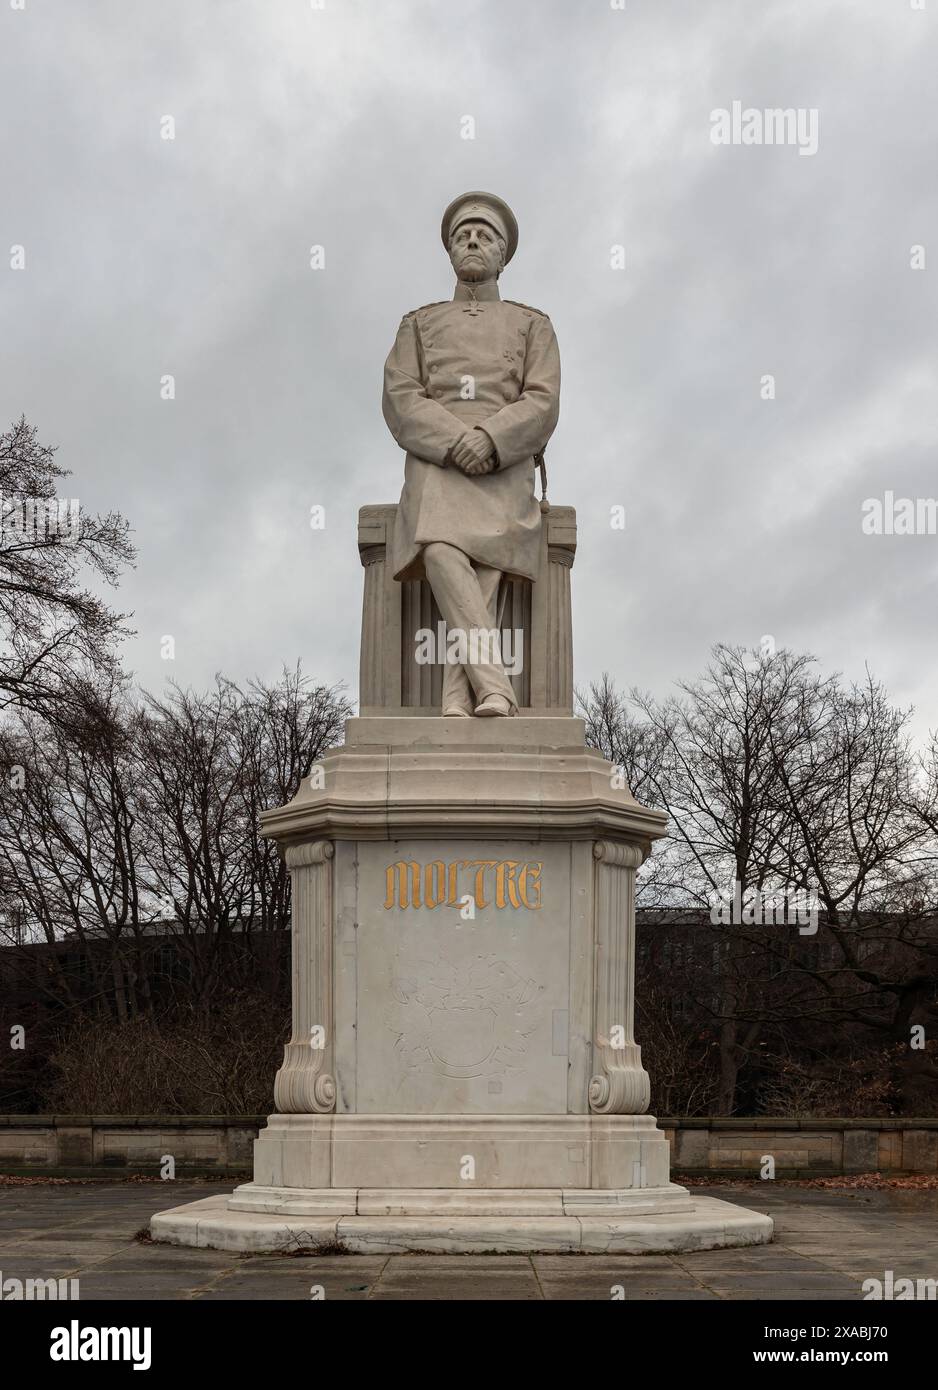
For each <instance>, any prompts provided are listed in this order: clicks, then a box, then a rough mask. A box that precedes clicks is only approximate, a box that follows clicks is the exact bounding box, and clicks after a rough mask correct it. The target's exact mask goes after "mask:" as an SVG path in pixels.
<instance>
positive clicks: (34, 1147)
mask: <svg viewBox="0 0 938 1390" xmlns="http://www.w3.org/2000/svg"><path fill="white" fill-rule="evenodd" d="M265 1123H266V1117H265V1116H263V1115H233V1116H221V1115H170V1116H166V1115H157V1116H154V1115H138V1116H134V1115H107V1116H90V1115H0V1173H28V1174H39V1173H44V1172H45V1173H49V1174H50V1175H55V1176H63V1177H64V1176H72V1177H82V1176H85V1175H88V1176H100V1177H107V1176H108V1175H113V1176H119V1175H121V1174H122V1173H149V1174H158V1173H159V1171H160V1165H161V1163H162V1162H163V1159H164V1156H166V1155H171V1156H172V1158H173V1159H174V1160H175V1164H176V1176H177V1177H178V1176H183V1175H186V1176H190V1177H191V1176H196V1175H206V1174H212V1173H215V1174H218V1175H219V1176H231V1177H235V1176H240V1175H242V1174H249V1173H250V1171H251V1160H252V1144H253V1141H254V1139H255V1137H256V1135H257V1132H258V1130H259V1129H260V1128H261V1127H262V1126H263V1125H264V1124H265ZM658 1124H659V1126H660V1127H661V1129H663V1130H664V1131H665V1133H666V1135H667V1137H668V1141H669V1143H670V1145H671V1155H672V1158H671V1165H672V1176H673V1177H678V1178H679V1177H680V1175H681V1174H686V1175H687V1176H703V1175H704V1174H707V1173H711V1174H713V1175H715V1176H716V1175H722V1176H737V1177H740V1178H747V1179H749V1178H758V1176H759V1171H760V1168H761V1166H762V1162H763V1158H764V1156H766V1155H769V1154H770V1155H771V1156H772V1157H773V1158H774V1159H775V1175H776V1177H802V1178H806V1177H823V1176H825V1175H830V1174H837V1173H870V1172H880V1173H935V1172H938V1119H929V1120H915V1119H912V1120H779V1119H752V1120H746V1119H731V1120H727V1119H713V1118H701V1119H683V1120H681V1119H659V1121H658Z"/></svg>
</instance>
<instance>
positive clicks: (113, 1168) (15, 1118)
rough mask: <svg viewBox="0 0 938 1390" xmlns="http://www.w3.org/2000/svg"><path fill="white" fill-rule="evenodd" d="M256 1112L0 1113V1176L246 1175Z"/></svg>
mask: <svg viewBox="0 0 938 1390" xmlns="http://www.w3.org/2000/svg"><path fill="white" fill-rule="evenodd" d="M265 1123H266V1116H263V1115H232V1116H225V1115H105V1116H100V1115H0V1173H33V1174H34V1173H42V1172H48V1173H50V1174H53V1173H54V1174H55V1175H57V1176H63V1177H82V1176H84V1175H86V1174H87V1175H95V1176H102V1177H105V1176H107V1175H109V1174H113V1175H114V1176H120V1175H121V1174H123V1173H128V1172H129V1173H152V1174H154V1175H155V1174H158V1173H159V1172H160V1167H161V1164H162V1163H163V1160H164V1157H165V1156H166V1155H170V1156H171V1157H172V1158H173V1159H174V1160H175V1164H176V1176H177V1177H179V1176H181V1175H183V1174H185V1175H188V1176H190V1177H192V1176H197V1175H202V1174H210V1173H218V1174H221V1175H228V1174H230V1175H232V1176H234V1175H238V1174H242V1173H250V1171H251V1163H252V1158H253V1144H254V1140H255V1138H256V1137H257V1131H258V1130H259V1129H260V1127H261V1126H262V1125H263V1124H265Z"/></svg>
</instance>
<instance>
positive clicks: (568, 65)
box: [0, 0, 938, 731]
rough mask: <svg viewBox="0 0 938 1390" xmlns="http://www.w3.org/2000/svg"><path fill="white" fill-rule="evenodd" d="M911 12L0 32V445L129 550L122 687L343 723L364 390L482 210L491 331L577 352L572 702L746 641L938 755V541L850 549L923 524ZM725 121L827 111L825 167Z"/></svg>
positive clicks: (922, 338) (835, 8)
mask: <svg viewBox="0 0 938 1390" xmlns="http://www.w3.org/2000/svg"><path fill="white" fill-rule="evenodd" d="M13 3H14V4H16V3H18V0H13ZM913 3H914V0H913ZM913 3H910V0H798V3H785V2H784V0H765V2H764V3H763V2H762V0H759V2H757V0H684V2H683V3H678V2H677V0H626V4H625V8H624V10H618V9H613V8H612V6H611V4H610V2H609V0H475V2H473V0H464V3H460V4H456V3H453V0H421V2H420V3H405V2H404V0H324V7H323V8H322V9H318V8H315V7H314V6H313V5H311V4H310V0H134V3H129V0H25V7H24V8H23V9H22V10H14V9H13V8H11V3H10V0H0V131H2V135H0V141H2V149H3V179H2V185H0V186H2V190H3V192H2V199H0V248H2V251H3V260H2V261H0V271H2V273H3V275H4V279H3V298H2V351H3V365H2V373H0V404H2V412H0V428H5V427H6V426H7V425H8V424H9V422H10V421H11V420H12V419H13V418H14V417H18V416H19V414H20V413H21V412H25V414H26V416H27V418H28V419H29V420H30V422H32V423H33V424H35V425H37V426H38V427H39V430H40V434H41V437H42V439H43V441H44V442H46V443H56V444H58V445H59V446H60V448H59V455H58V458H59V462H60V463H62V464H63V465H65V466H66V467H69V468H71V469H72V470H73V477H72V479H70V480H69V481H68V483H67V485H66V487H65V488H64V489H63V491H66V492H67V493H68V495H70V496H71V495H75V496H78V497H80V498H81V500H82V502H83V504H84V505H85V506H86V507H88V508H89V509H91V510H108V509H111V508H116V509H118V510H120V511H121V512H123V513H124V515H125V516H127V517H128V518H129V519H130V521H131V524H132V526H133V528H134V531H135V540H136V543H137V545H138V546H139V564H138V567H137V569H136V571H135V572H133V573H132V574H129V575H128V576H127V578H126V579H125V581H124V583H123V585H122V588H121V591H120V595H119V605H120V606H122V607H125V608H128V609H132V610H133V612H134V626H135V627H136V629H137V633H138V635H137V637H136V638H135V639H134V640H133V641H132V642H131V643H129V644H128V646H127V651H126V656H127V661H128V664H129V665H130V666H131V667H132V668H133V669H134V670H135V671H136V672H137V674H138V678H139V680H140V681H141V682H142V683H143V684H146V685H148V686H150V687H151V688H159V686H160V685H161V684H162V682H163V681H164V680H166V679H167V678H169V677H174V678H176V679H177V680H179V681H181V682H182V683H183V684H192V685H196V686H202V685H205V684H206V683H208V682H209V681H211V679H212V677H213V674H214V672H215V671H223V672H225V673H226V674H228V675H231V676H233V677H235V678H246V677H248V676H251V675H254V674H259V675H262V676H265V677H275V676H276V674H277V673H278V671H279V669H280V667H281V666H282V665H283V664H284V663H286V664H288V665H292V664H293V663H294V662H295V661H296V660H297V659H301V660H302V662H303V664H304V667H305V668H306V670H307V671H308V672H309V673H310V674H312V675H314V676H315V677H316V678H317V679H323V680H328V681H333V680H339V679H345V680H346V681H347V682H348V684H349V687H350V689H351V690H352V692H353V693H357V666H358V640H359V618H360V605H361V588H362V571H361V567H360V564H359V560H358V554H357V549H356V532H355V528H356V514H357V510H358V508H359V506H361V505H362V504H365V503H373V502H391V501H395V500H396V499H397V497H398V495H399V491H400V485H401V481H402V470H403V455H402V454H401V452H400V450H399V449H398V448H397V445H396V444H395V443H394V442H393V440H392V439H391V437H390V435H389V434H388V432H387V429H386V427H385V425H384V422H383V419H382V416H381V408H380V389H381V373H382V367H383V363H384V358H385V356H386V354H387V351H388V348H389V347H390V345H391V342H392V340H393V337H394V334H395V332H396V329H397V325H398V323H399V321H400V317H401V315H402V314H403V313H404V312H405V311H406V310H408V309H411V308H414V307H416V306H418V305H421V304H425V303H427V302H429V301H433V300H438V299H444V298H448V297H449V296H450V295H451V293H452V274H451V271H450V267H449V263H448V261H447V259H446V256H445V254H444V251H443V248H442V246H441V244H440V240H439V222H440V216H441V213H442V210H443V208H444V207H445V206H446V204H447V203H448V202H449V201H450V200H451V199H452V198H453V197H454V196H455V195H456V194H458V193H460V192H462V191H464V190H467V189H474V188H481V189H489V190H491V191H493V192H496V193H498V194H500V195H501V196H502V197H504V198H505V199H506V200H507V201H508V202H509V203H510V204H511V206H512V207H513V208H514V210H515V212H516V214H517V217H518V221H519V224H520V244H519V249H518V253H517V255H516V257H515V259H514V261H513V262H512V264H511V265H510V266H509V267H508V269H507V271H506V272H505V274H504V276H503V278H502V282H501V289H502V294H503V295H504V297H506V298H510V299H517V300H521V301H523V302H525V303H529V304H533V305H535V306H537V307H538V308H540V309H542V310H544V311H545V312H547V313H549V314H550V316H551V319H552V321H553V323H554V326H555V328H556V331H557V335H558V339H559V342H560V349H561V357H562V364H563V374H564V379H563V390H562V399H561V419H560V425H559V427H558V429H557V432H556V434H555V436H554V439H553V441H552V443H551V446H550V449H549V451H548V469H549V475H550V496H551V499H552V501H554V502H556V503H563V504H568V505H573V506H575V507H576V509H577V513H578V519H579V551H578V556H577V561H576V565H575V568H574V571H573V596H574V651H575V662H576V679H577V682H578V683H580V684H584V683H586V682H587V681H588V680H589V679H590V678H593V677H596V676H598V675H599V673H600V672H601V671H602V670H603V669H604V668H606V669H608V670H610V671H611V672H612V673H613V675H614V676H615V677H616V679H617V680H618V681H619V682H621V683H622V684H624V685H632V684H636V685H639V686H641V687H644V688H647V689H651V690H653V691H656V692H658V693H660V694H664V693H666V692H667V690H668V689H669V688H670V686H671V683H672V682H673V681H674V680H676V679H678V678H680V677H686V676H692V675H694V674H695V673H697V672H698V671H699V670H700V669H701V668H702V667H703V665H704V664H705V662H706V659H707V653H708V649H709V647H710V646H711V645H712V644H713V643H714V642H717V641H728V642H740V643H744V644H756V645H758V643H759V640H760V638H761V637H762V635H763V634H771V635H772V636H774V638H775V640H776V642H777V643H778V644H779V645H785V646H790V647H793V648H795V649H796V650H809V651H812V652H813V653H814V654H815V655H816V656H817V657H818V659H819V662H820V666H821V668H822V669H823V670H825V671H828V670H833V669H841V670H843V671H845V672H846V673H847V674H848V675H850V676H861V675H862V672H863V667H864V663H869V664H870V665H871V667H872V668H873V669H874V671H875V672H877V673H878V674H879V675H881V676H882V677H883V678H884V679H885V680H886V682H887V684H888V686H889V689H890V691H891V693H892V695H893V697H894V698H895V699H896V700H898V701H900V702H902V703H914V704H915V706H916V707H917V710H918V715H917V728H918V729H919V730H920V731H923V730H924V729H926V728H928V727H933V726H936V725H938V640H936V638H938V537H936V536H927V535H914V536H869V535H864V534H863V532H862V531H861V506H862V503H863V501H864V499H866V498H870V497H882V495H883V494H884V492H885V491H886V490H887V489H891V490H892V491H893V492H894V493H895V494H896V495H897V496H908V497H912V498H916V497H936V496H938V451H936V447H935V445H936V425H938V420H936V415H938V352H936V339H938V312H936V309H938V304H936V298H938V296H936V292H935V288H934V287H935V282H936V278H938V178H936V150H938V83H936V81H935V73H936V71H938V0H927V8H926V9H925V11H924V12H922V11H921V10H919V9H916V8H914V7H913ZM734 101H739V102H741V103H742V106H743V107H751V108H757V109H760V110H762V109H765V108H775V107H784V108H789V107H790V108H803V109H804V110H805V111H806V112H807V111H810V110H811V109H816V110H817V113H818V148H817V152H816V153H814V154H801V153H799V149H798V147H797V146H792V145H789V146H777V145H776V146H768V145H764V144H762V145H747V146H741V145H730V146H728V145H722V146H720V145H715V144H714V143H713V142H712V140H711V138H710V137H711V129H712V125H711V112H712V111H713V110H715V109H721V108H722V109H726V110H730V109H731V108H732V104H733V102H734ZM165 116H172V117H173V118H174V121H175V139H174V140H171V141H170V140H165V139H162V138H161V120H162V118H163V117H165ZM465 116H472V117H473V118H474V121H475V139H472V140H469V139H463V138H461V134H462V132H463V131H464V130H465V124H464V123H463V117H465ZM314 244H321V245H322V246H323V247H324V248H325V268H324V269H322V270H312V269H310V265H309V261H310V247H311V246H312V245H314ZM15 245H22V246H24V247H25V249H26V269H25V270H24V271H14V270H7V269H6V268H5V266H4V264H3V262H7V263H8V262H9V256H8V253H7V248H8V247H11V246H15ZM617 245H621V246H623V247H624V249H625V266H624V268H614V267H613V266H612V264H611V248H613V247H614V246H617ZM917 245H923V246H924V247H925V248H926V268H925V269H923V270H914V269H912V268H911V264H910V262H911V259H912V252H911V248H912V247H913V246H917ZM167 374H171V375H172V376H173V377H174V378H175V389H176V397H175V400H172V401H168V400H163V399H161V394H160V382H161V378H162V377H163V376H165V375H167ZM766 375H772V376H773V377H774V378H775V391H776V397H775V399H774V400H766V399H763V398H762V397H763V388H762V384H761V382H762V378H763V377H764V376H766ZM313 505H320V506H323V507H325V511H326V526H325V529H324V530H321V531H314V530H312V529H310V526H309V514H310V507H311V506H313ZM616 505H624V506H625V507H626V515H627V524H626V528H625V530H624V531H619V530H613V529H612V527H611V526H610V509H611V508H612V507H614V506H616ZM166 634H171V635H172V636H173V637H174V638H175V653H176V654H175V660H173V661H165V660H162V659H161V656H160V641H161V638H162V637H163V636H164V635H166Z"/></svg>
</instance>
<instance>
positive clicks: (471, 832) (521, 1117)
mask: <svg viewBox="0 0 938 1390" xmlns="http://www.w3.org/2000/svg"><path fill="white" fill-rule="evenodd" d="M321 781H322V785H321V786H318V785H317V786H316V787H313V786H304V788H303V789H302V790H301V792H300V794H299V795H298V796H297V797H296V798H295V800H294V801H292V802H291V803H290V804H289V805H288V806H285V807H281V808H279V809H277V810H273V811H270V812H268V813H267V814H266V815H265V817H264V833H265V834H267V835H269V836H272V837H273V838H275V839H276V840H277V841H278V842H279V843H280V845H281V846H282V848H283V850H284V852H285V854H286V859H287V863H288V864H289V866H290V871H291V874H292V880H293V1032H292V1036H291V1039H290V1041H289V1042H288V1043H287V1045H286V1049H285V1056H284V1061H283V1065H282V1067H281V1068H280V1071H279V1072H278V1074H277V1078H276V1085H275V1097H276V1105H277V1113H276V1114H275V1115H272V1116H271V1117H270V1120H269V1123H268V1126H267V1128H266V1129H265V1130H263V1131H262V1133H261V1134H260V1136H259V1138H258V1140H257V1142H256V1145H255V1159H254V1181H253V1182H252V1183H249V1184H246V1185H245V1186H243V1187H240V1188H238V1189H237V1191H236V1192H235V1193H234V1194H233V1196H231V1197H227V1198H225V1197H210V1198H207V1199H205V1200H204V1201H202V1202H195V1203H192V1204H191V1205H189V1206H186V1207H180V1208H177V1209H176V1210H174V1211H169V1212H163V1213H161V1214H160V1215H158V1216H156V1217H154V1219H153V1222H152V1225H151V1230H152V1233H153V1235H154V1237H155V1238H156V1239H163V1240H169V1241H175V1242H178V1243H184V1244H197V1245H213V1246H219V1247H221V1248H226V1249H245V1250H260V1249H274V1248H278V1247H280V1246H283V1245H284V1244H287V1243H296V1242H297V1241H300V1242H301V1243H305V1244H315V1243H317V1242H320V1241H328V1240H334V1239H338V1240H341V1241H342V1242H343V1243H344V1244H345V1245H347V1246H348V1247H349V1248H350V1249H353V1250H361V1251H365V1250H378V1249H380V1250H384V1251H394V1250H409V1249H422V1250H427V1249H430V1250H447V1251H461V1250H468V1251H472V1250H506V1251H508V1250H622V1251H643V1250H673V1249H691V1248H708V1247H714V1246H719V1245H737V1244H747V1243H755V1242H760V1241H764V1240H768V1239H770V1238H771V1233H772V1223H771V1221H770V1220H769V1219H768V1218H767V1217H763V1216H760V1215H757V1214H755V1213H752V1212H745V1211H741V1210H740V1209H739V1208H737V1207H734V1206H731V1205H729V1204H728V1203H724V1202H717V1201H714V1200H712V1199H700V1198H695V1197H692V1196H691V1195H690V1194H688V1192H687V1191H686V1190H685V1189H683V1188H681V1187H678V1186H676V1185H675V1184H672V1183H670V1182H669V1172H668V1170H669V1163H668V1145H667V1142H666V1140H665V1137H664V1135H663V1134H662V1133H661V1131H660V1130H658V1128H657V1126H656V1124H655V1121H654V1119H653V1118H652V1117H651V1116H648V1115H646V1114H645V1111H646V1110H647V1107H648V1099H649V1081H648V1076H647V1074H646V1072H645V1071H644V1069H643V1067H642V1061H641V1051H640V1048H639V1046H638V1044H637V1043H636V1042H635V1039H634V1036H633V1016H634V998H633V986H634V948H635V911H634V891H635V874H636V870H637V869H638V867H639V866H640V865H641V863H642V861H643V859H644V858H645V856H646V855H647V854H648V853H649V850H650V847H651V843H652V841H653V840H654V839H656V838H657V837H659V836H661V835H662V834H663V833H664V829H665V818H664V816H663V814H662V813H660V812H658V811H652V810H649V809H648V808H646V807H643V806H640V805H639V804H638V803H637V802H636V801H635V800H634V798H633V797H632V796H631V794H630V793H629V792H628V790H627V789H625V788H623V787H621V785H620V784H619V779H618V778H617V777H616V775H615V769H614V768H613V767H612V766H611V765H610V764H608V763H606V762H605V761H604V760H603V759H602V758H601V757H600V756H599V754H597V753H596V752H594V751H592V750H590V749H588V748H587V747H586V745H585V741H584V727H583V723H582V721H581V720H579V719H575V718H572V717H570V716H565V715H558V716H547V717H541V718H534V717H518V718H514V719H493V720H482V719H441V718H427V717H421V716H419V715H417V716H415V715H412V714H411V715H409V716H406V717H405V716H398V717H389V716H384V715H381V716H374V717H364V718H359V719H352V720H350V721H349V722H348V725H347V728H346V742H345V745H344V747H342V748H339V749H336V750H333V751H332V752H330V753H329V754H327V755H326V757H325V759H324V776H323V777H322V779H321Z"/></svg>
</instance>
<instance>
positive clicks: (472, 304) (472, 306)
mask: <svg viewBox="0 0 938 1390" xmlns="http://www.w3.org/2000/svg"><path fill="white" fill-rule="evenodd" d="M469 294H470V295H471V298H470V300H469V303H468V304H464V305H463V313H464V314H471V315H472V317H473V318H478V316H479V314H484V313H485V310H484V309H483V308H482V305H481V304H480V303H479V301H478V300H477V299H476V296H475V290H470V291H469Z"/></svg>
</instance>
